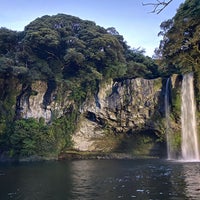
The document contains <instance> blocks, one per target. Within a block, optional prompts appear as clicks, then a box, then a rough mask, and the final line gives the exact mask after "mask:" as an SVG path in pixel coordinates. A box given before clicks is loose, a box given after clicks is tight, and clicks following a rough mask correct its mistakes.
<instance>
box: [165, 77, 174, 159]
mask: <svg viewBox="0 0 200 200" xmlns="http://www.w3.org/2000/svg"><path fill="white" fill-rule="evenodd" d="M169 83H170V78H168V79H167V81H166V86H165V121H166V137H167V158H168V159H169V160H171V159H174V157H173V148H172V137H171V133H170V105H169Z"/></svg>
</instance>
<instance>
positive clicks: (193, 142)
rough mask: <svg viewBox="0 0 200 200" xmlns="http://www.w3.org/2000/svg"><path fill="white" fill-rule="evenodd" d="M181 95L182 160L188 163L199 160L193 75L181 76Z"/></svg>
mask: <svg viewBox="0 0 200 200" xmlns="http://www.w3.org/2000/svg"><path fill="white" fill-rule="evenodd" d="M181 93H182V95H181V100H182V103H181V128H182V144H181V150H182V159H183V160H189V161H192V160H200V155H199V143H198V135H197V125H196V115H195V112H196V107H195V99H194V86H193V73H189V74H186V75H184V76H183V81H182V91H181Z"/></svg>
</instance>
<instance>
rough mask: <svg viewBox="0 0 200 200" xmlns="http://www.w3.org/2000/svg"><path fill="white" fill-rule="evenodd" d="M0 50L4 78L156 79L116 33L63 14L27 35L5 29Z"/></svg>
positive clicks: (43, 20) (41, 21)
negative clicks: (5, 75)
mask: <svg viewBox="0 0 200 200" xmlns="http://www.w3.org/2000/svg"><path fill="white" fill-rule="evenodd" d="M0 44H1V45H0V71H1V73H2V74H5V73H12V74H13V75H18V76H20V77H22V78H23V79H28V80H36V79H49V78H50V79H62V78H64V79H65V78H69V77H72V76H74V77H79V78H83V77H84V76H83V75H85V74H87V76H89V77H88V78H92V79H101V78H102V76H104V77H111V78H121V77H127V76H128V77H137V76H143V75H147V76H152V75H153V74H152V70H153V71H154V72H155V70H156V65H155V64H153V62H152V60H151V59H150V58H148V57H145V56H143V55H142V54H141V52H140V51H137V50H135V49H131V48H130V47H128V46H127V44H126V42H125V41H124V39H123V36H121V35H119V33H118V32H117V31H116V30H115V28H108V29H107V30H106V29H104V28H103V27H100V26H97V25H96V24H95V23H94V22H91V21H87V20H81V19H79V18H77V17H73V16H69V15H64V14H58V15H55V16H43V17H41V18H38V19H36V20H35V21H33V22H31V23H30V24H29V25H27V26H26V27H25V29H24V31H23V32H15V31H11V30H8V29H6V28H1V29H0ZM132 68H137V70H132ZM130 72H132V73H131V74H130ZM80 76H81V77H80Z"/></svg>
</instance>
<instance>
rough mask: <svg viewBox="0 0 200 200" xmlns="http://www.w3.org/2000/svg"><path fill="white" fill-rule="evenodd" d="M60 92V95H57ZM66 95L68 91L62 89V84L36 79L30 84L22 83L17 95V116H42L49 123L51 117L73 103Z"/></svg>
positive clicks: (58, 114)
mask: <svg viewBox="0 0 200 200" xmlns="http://www.w3.org/2000/svg"><path fill="white" fill-rule="evenodd" d="M60 93H62V97H59V95H60ZM68 97H69V91H67V90H64V88H63V85H62V84H60V85H56V84H55V83H51V82H50V83H47V82H45V81H36V82H34V83H32V84H31V85H22V86H21V93H20V94H19V96H17V106H16V113H17V117H21V118H30V117H32V118H35V119H39V118H44V119H45V122H46V123H50V122H51V121H52V117H54V118H59V117H61V116H62V115H63V114H64V113H65V110H66V108H67V107H69V106H70V105H71V104H73V101H71V100H69V98H68Z"/></svg>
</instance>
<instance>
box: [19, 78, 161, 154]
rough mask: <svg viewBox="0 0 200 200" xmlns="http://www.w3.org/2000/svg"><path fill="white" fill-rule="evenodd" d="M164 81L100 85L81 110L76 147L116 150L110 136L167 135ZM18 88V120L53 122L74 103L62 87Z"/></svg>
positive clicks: (48, 85) (141, 80)
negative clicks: (19, 118)
mask: <svg viewBox="0 0 200 200" xmlns="http://www.w3.org/2000/svg"><path fill="white" fill-rule="evenodd" d="M162 82H163V80H162V79H161V78H158V79H151V80H147V79H143V78H136V79H127V80H123V81H116V82H114V81H113V80H108V81H107V82H104V83H100V84H99V89H98V91H97V92H96V94H95V95H94V97H90V98H88V99H87V100H86V101H85V102H84V103H83V104H82V105H81V107H80V110H79V111H80V116H79V120H78V122H77V125H76V127H77V129H76V131H75V133H74V134H73V135H72V140H73V144H74V148H75V149H76V150H80V151H102V150H106V151H112V149H113V147H112V145H111V144H110V141H109V139H108V138H107V136H109V135H117V136H118V135H123V134H126V135H134V134H136V135H137V134H141V133H142V134H147V135H148V134H150V135H152V134H153V136H155V137H156V136H158V135H164V91H163V88H164V86H163V83H162ZM20 87H21V89H20ZM18 89H19V91H18V96H17V98H16V99H17V103H16V114H17V117H22V118H29V117H33V118H36V119H39V118H41V117H42V118H44V119H45V121H46V123H51V120H52V118H58V117H60V116H62V115H63V114H64V113H65V110H66V109H67V108H69V107H70V106H72V105H73V104H74V102H73V101H71V100H69V98H68V97H69V94H70V92H69V91H68V90H66V89H65V87H64V86H63V85H62V84H60V85H55V84H54V83H46V82H43V81H36V82H35V83H33V84H32V85H29V86H26V85H21V86H20V85H19V86H18ZM106 138H107V139H106ZM106 140H107V141H106ZM102 143H103V144H104V145H102Z"/></svg>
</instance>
